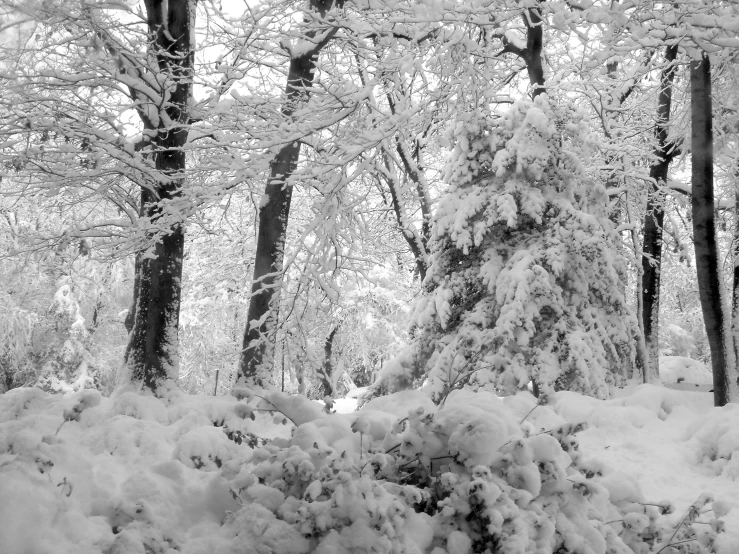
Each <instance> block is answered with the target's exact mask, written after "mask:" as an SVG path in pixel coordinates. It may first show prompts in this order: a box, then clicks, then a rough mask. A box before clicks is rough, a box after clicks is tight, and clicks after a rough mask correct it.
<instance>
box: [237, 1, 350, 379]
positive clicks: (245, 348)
mask: <svg viewBox="0 0 739 554" xmlns="http://www.w3.org/2000/svg"><path fill="white" fill-rule="evenodd" d="M333 4H334V0H326V1H322V0H310V5H311V7H312V8H313V9H315V10H316V11H317V12H318V13H319V14H320V15H321V18H324V17H325V16H326V13H327V12H328V11H329V10H330V9H331V7H332V6H333ZM336 4H337V5H340V2H336ZM333 35H334V33H332V32H329V33H326V34H324V35H323V38H322V39H321V40H319V41H315V40H312V39H313V38H314V37H315V36H316V32H315V31H310V32H308V33H306V40H311V42H312V44H313V46H312V47H311V48H309V49H308V50H307V51H306V52H304V53H301V54H300V55H299V56H292V55H291V59H290V66H289V68H288V76H287V85H286V87H285V97H286V103H285V105H284V107H283V108H282V114H283V116H284V117H285V118H286V119H289V118H290V117H291V116H292V115H293V114H294V113H295V111H296V109H297V108H298V106H299V105H300V104H302V103H304V102H305V101H306V100H307V99H308V97H309V96H310V90H309V87H310V86H311V84H312V83H313V77H314V74H315V70H316V63H317V61H318V54H319V53H320V51H321V50H322V49H323V47H324V46H325V45H326V44H327V43H328V42H329V41H330V40H331V38H333ZM299 157H300V143H298V142H291V143H289V144H287V145H285V146H283V147H282V148H281V149H280V151H279V152H278V153H277V155H276V156H275V157H274V159H273V160H272V163H271V164H270V177H269V180H268V181H267V185H266V187H265V190H264V196H263V198H262V204H261V207H260V208H259V228H258V232H257V249H256V254H255V260H254V276H253V278H252V289H251V299H250V301H249V311H248V314H247V323H246V330H245V332H244V340H243V345H242V350H241V356H240V360H239V381H240V382H242V383H245V384H247V385H250V386H257V387H264V386H266V385H267V384H268V383H269V380H270V376H271V370H272V363H273V358H274V341H275V336H274V329H275V325H276V323H277V317H278V307H279V301H280V288H281V286H282V270H283V260H284V255H285V239H286V236H287V224H288V217H289V215H290V201H291V199H292V184H291V183H290V182H289V179H290V177H291V176H292V174H293V172H294V171H295V168H296V167H297V164H298V159H299Z"/></svg>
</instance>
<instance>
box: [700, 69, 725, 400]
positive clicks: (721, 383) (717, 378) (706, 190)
mask: <svg viewBox="0 0 739 554" xmlns="http://www.w3.org/2000/svg"><path fill="white" fill-rule="evenodd" d="M690 95H691V98H690V107H691V117H692V132H691V153H692V155H691V160H692V176H691V177H692V195H691V203H692V210H693V240H694V241H695V267H696V271H697V273H698V292H699V295H700V300H701V308H702V310H703V321H704V323H705V326H706V335H708V344H709V347H710V349H711V366H712V369H713V401H714V404H715V405H716V406H723V405H725V404H727V403H728V402H729V401H730V398H729V396H730V395H729V391H730V389H729V375H728V368H727V354H728V350H729V349H730V348H732V344H731V342H730V341H731V337H730V336H727V333H726V332H725V331H726V323H727V315H726V314H725V312H724V306H723V302H722V301H721V275H720V272H719V254H718V244H717V243H716V222H715V216H714V211H713V208H714V198H713V118H712V114H711V109H712V104H711V62H710V60H709V58H708V56H707V55H702V57H701V59H700V60H693V61H691V63H690Z"/></svg>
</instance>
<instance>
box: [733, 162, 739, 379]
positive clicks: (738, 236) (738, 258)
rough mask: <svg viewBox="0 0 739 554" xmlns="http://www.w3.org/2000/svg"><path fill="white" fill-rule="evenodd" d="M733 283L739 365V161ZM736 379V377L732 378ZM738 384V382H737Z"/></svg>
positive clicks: (735, 173)
mask: <svg viewBox="0 0 739 554" xmlns="http://www.w3.org/2000/svg"><path fill="white" fill-rule="evenodd" d="M733 255H734V276H733V277H734V282H733V284H732V287H731V339H732V341H733V344H734V363H735V364H737V365H739V363H738V362H737V360H739V161H738V162H737V165H736V167H735V168H734V244H733ZM734 378H735V379H736V376H735V377H734ZM737 382H739V380H738V381H737Z"/></svg>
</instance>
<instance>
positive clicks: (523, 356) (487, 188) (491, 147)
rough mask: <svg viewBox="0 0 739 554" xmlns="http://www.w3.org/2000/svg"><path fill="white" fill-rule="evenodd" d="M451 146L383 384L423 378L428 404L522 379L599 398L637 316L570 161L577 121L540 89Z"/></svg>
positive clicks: (583, 178)
mask: <svg viewBox="0 0 739 554" xmlns="http://www.w3.org/2000/svg"><path fill="white" fill-rule="evenodd" d="M451 138H452V139H453V140H454V141H455V142H456V145H455V148H454V152H453V155H452V159H451V161H450V163H449V165H448V168H447V174H446V178H447V181H448V182H449V184H450V188H449V191H448V192H447V194H446V195H445V196H444V197H443V198H442V199H441V200H440V202H439V206H438V209H437V211H436V214H435V216H434V227H433V234H434V241H433V246H432V263H431V267H430V269H429V274H428V276H427V278H426V280H425V282H424V288H425V289H426V294H425V296H424V297H423V298H422V299H421V300H420V302H419V303H418V304H417V306H416V309H415V314H414V319H413V322H414V325H415V326H416V327H417V332H416V338H415V341H414V343H413V345H412V347H411V349H410V350H409V351H408V352H407V353H406V354H405V355H403V356H401V357H400V358H398V360H396V361H395V362H394V364H391V366H390V367H388V368H387V370H388V373H391V374H392V375H391V376H390V377H391V378H392V377H395V378H398V376H400V378H401V379H403V378H405V379H406V380H407V381H413V380H417V379H419V378H421V377H423V376H426V375H428V377H429V379H430V385H431V387H432V389H433V391H434V394H435V398H436V400H437V401H438V400H439V399H441V398H443V397H444V395H445V394H448V392H449V390H452V389H455V388H460V387H462V386H466V387H474V388H483V389H495V390H501V391H505V392H508V393H510V392H514V391H516V390H520V389H521V388H523V387H525V386H526V384H527V383H528V382H529V381H531V380H532V379H533V380H534V382H535V383H536V384H537V385H538V386H539V387H540V388H541V389H542V390H543V391H547V390H551V389H566V390H574V391H579V392H583V393H585V394H590V395H593V396H596V397H600V398H604V397H607V396H609V392H610V390H609V388H610V386H613V385H616V386H618V385H621V384H623V383H624V382H625V380H626V379H627V378H629V377H630V376H631V374H632V371H633V369H632V368H633V357H634V346H633V344H634V342H633V337H634V336H635V333H636V319H635V318H634V316H633V314H631V313H630V311H629V309H628V307H627V305H626V301H625V298H624V289H623V286H622V285H621V279H622V276H623V274H624V270H625V262H624V259H623V257H622V256H621V254H620V253H619V251H618V249H617V248H616V236H615V233H614V230H613V227H612V224H611V222H610V221H609V219H608V217H607V197H606V194H605V189H604V188H603V187H602V186H601V185H599V184H597V183H596V182H594V181H593V180H591V179H589V178H588V176H587V175H586V174H585V172H584V170H583V167H582V163H581V162H580V160H579V158H578V156H582V155H585V154H586V153H587V147H588V126H587V121H586V119H585V115H584V114H583V113H582V112H581V111H579V110H577V109H576V108H574V107H572V106H553V105H551V104H550V103H549V101H548V100H547V98H546V96H545V95H540V96H539V97H537V99H536V100H535V101H533V102H530V101H519V102H517V103H516V104H514V106H513V107H512V108H511V109H510V111H508V112H507V113H505V114H504V115H502V116H499V117H498V116H496V117H491V116H489V115H485V114H483V113H481V112H479V111H478V112H473V113H471V114H469V115H468V116H467V117H466V118H464V119H462V120H460V121H459V122H458V124H457V126H456V128H455V129H454V130H453V132H452V137H451Z"/></svg>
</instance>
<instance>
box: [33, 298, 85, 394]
mask: <svg viewBox="0 0 739 554" xmlns="http://www.w3.org/2000/svg"><path fill="white" fill-rule="evenodd" d="M50 311H51V312H53V313H54V315H55V325H54V328H53V329H49V330H47V333H46V342H47V344H46V345H45V348H44V351H43V356H42V366H41V372H40V374H39V377H38V380H37V382H36V386H37V387H39V388H42V389H44V390H46V391H49V392H72V391H77V390H80V389H86V388H99V386H100V380H99V377H98V375H97V373H98V371H97V367H96V362H95V359H94V358H93V356H92V355H91V354H90V351H89V347H90V336H89V333H88V331H87V327H86V326H85V318H84V317H83V316H82V312H81V310H80V306H79V303H78V302H77V299H76V297H75V295H74V292H73V290H72V288H71V287H70V286H69V285H66V284H65V285H62V286H61V287H60V288H59V290H58V291H57V292H56V294H55V295H54V303H53V304H52V306H51V308H50Z"/></svg>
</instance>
